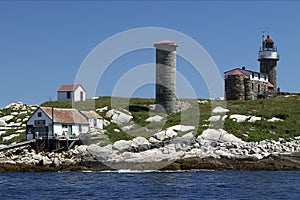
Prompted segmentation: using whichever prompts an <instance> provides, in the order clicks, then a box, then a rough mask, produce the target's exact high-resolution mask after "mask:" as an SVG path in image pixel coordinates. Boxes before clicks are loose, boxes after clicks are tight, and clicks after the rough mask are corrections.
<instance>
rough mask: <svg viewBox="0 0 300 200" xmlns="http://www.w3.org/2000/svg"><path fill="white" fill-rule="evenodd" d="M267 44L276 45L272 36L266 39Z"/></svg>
mask: <svg viewBox="0 0 300 200" xmlns="http://www.w3.org/2000/svg"><path fill="white" fill-rule="evenodd" d="M265 42H266V43H274V41H273V40H272V39H271V38H270V36H269V35H268V36H267V39H265Z"/></svg>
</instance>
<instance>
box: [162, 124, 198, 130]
mask: <svg viewBox="0 0 300 200" xmlns="http://www.w3.org/2000/svg"><path fill="white" fill-rule="evenodd" d="M169 129H171V130H174V131H180V132H189V131H193V130H194V129H195V126H185V125H175V126H171V127H169V128H168V130H169Z"/></svg>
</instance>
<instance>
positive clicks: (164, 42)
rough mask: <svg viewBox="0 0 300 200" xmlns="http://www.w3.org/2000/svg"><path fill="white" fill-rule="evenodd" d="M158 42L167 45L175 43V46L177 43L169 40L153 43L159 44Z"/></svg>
mask: <svg viewBox="0 0 300 200" xmlns="http://www.w3.org/2000/svg"><path fill="white" fill-rule="evenodd" d="M160 44H168V45H175V46H177V44H176V43H175V42H173V41H171V40H162V41H160V42H157V43H155V44H154V45H160Z"/></svg>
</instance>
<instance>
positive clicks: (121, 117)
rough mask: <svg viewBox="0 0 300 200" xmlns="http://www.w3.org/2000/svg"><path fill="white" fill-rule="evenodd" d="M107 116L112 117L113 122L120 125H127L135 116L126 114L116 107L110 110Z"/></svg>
mask: <svg viewBox="0 0 300 200" xmlns="http://www.w3.org/2000/svg"><path fill="white" fill-rule="evenodd" d="M105 116H106V117H109V118H111V119H112V120H111V122H113V123H116V124H118V125H126V124H128V123H129V122H130V121H131V120H132V118H133V117H132V116H131V115H129V114H125V113H123V112H121V111H118V110H115V109H111V110H109V111H108V112H107V113H106V115H105Z"/></svg>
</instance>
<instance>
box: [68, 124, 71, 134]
mask: <svg viewBox="0 0 300 200" xmlns="http://www.w3.org/2000/svg"><path fill="white" fill-rule="evenodd" d="M68 135H72V125H69V126H68Z"/></svg>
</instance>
